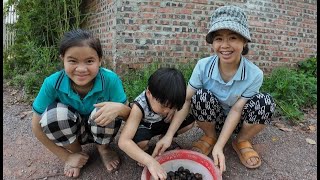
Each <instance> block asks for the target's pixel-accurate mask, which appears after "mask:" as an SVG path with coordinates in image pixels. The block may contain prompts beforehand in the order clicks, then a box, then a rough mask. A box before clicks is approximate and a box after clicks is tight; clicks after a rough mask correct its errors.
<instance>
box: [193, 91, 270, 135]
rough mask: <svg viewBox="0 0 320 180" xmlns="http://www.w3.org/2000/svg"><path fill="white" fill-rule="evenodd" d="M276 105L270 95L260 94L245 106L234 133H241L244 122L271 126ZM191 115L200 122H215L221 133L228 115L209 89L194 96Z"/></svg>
mask: <svg viewBox="0 0 320 180" xmlns="http://www.w3.org/2000/svg"><path fill="white" fill-rule="evenodd" d="M275 107H276V104H275V103H274V101H273V99H272V97H271V96H270V94H267V93H258V94H256V95H254V96H252V97H251V98H250V99H249V100H248V101H247V102H246V104H245V105H244V107H243V110H242V114H241V119H240V122H239V124H238V125H237V127H236V129H235V131H234V133H236V134H237V133H239V131H240V129H241V127H242V124H243V122H246V123H249V124H270V123H271V116H272V115H273V113H274V110H275ZM191 113H192V115H193V116H194V118H195V119H196V120H198V121H200V122H204V121H206V122H213V123H215V129H216V132H217V133H220V132H221V130H222V127H223V125H224V122H225V119H226V117H227V115H226V114H225V113H224V112H223V109H222V106H221V104H220V102H219V101H218V99H217V98H216V97H215V96H214V95H213V94H212V93H211V92H210V91H209V90H207V89H199V90H197V91H196V93H195V94H194V95H193V96H192V100H191Z"/></svg>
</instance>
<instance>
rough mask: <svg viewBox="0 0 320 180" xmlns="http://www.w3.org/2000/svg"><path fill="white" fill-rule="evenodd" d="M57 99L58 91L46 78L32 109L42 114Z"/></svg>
mask: <svg viewBox="0 0 320 180" xmlns="http://www.w3.org/2000/svg"><path fill="white" fill-rule="evenodd" d="M55 100H56V91H55V89H54V87H53V86H52V85H51V84H50V82H49V79H48V78H46V79H45V80H44V82H43V84H42V86H41V88H40V91H39V93H38V95H37V97H36V98H35V100H34V101H33V104H32V110H33V111H34V112H35V113H37V114H38V115H41V114H42V113H43V112H44V111H45V109H46V108H47V107H48V106H49V105H50V104H51V103H53V102H54V101H55Z"/></svg>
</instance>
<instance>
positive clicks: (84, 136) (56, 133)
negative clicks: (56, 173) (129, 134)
mask: <svg viewBox="0 0 320 180" xmlns="http://www.w3.org/2000/svg"><path fill="white" fill-rule="evenodd" d="M96 111H97V109H96V108H95V109H94V110H93V111H92V112H91V114H90V116H89V117H84V116H81V115H80V114H79V113H78V112H77V111H76V110H75V109H74V108H72V107H71V106H67V105H64V104H62V103H59V102H54V103H52V104H51V105H49V106H48V107H47V109H46V110H45V112H44V113H43V114H42V116H41V120H40V125H41V127H42V130H43V132H44V133H45V134H46V135H47V137H48V138H49V139H50V140H51V141H53V142H54V143H55V144H56V145H58V146H65V145H69V144H72V143H73V142H75V140H78V141H79V143H80V144H87V143H93V142H94V143H97V144H108V143H110V142H111V141H112V140H113V138H114V136H115V135H116V134H117V132H118V130H119V128H120V126H121V122H122V119H120V118H117V119H116V120H115V121H112V122H111V123H109V124H108V125H107V126H105V127H102V126H99V125H97V124H96V123H95V122H94V121H93V119H92V118H91V117H92V116H93V115H94V113H95V112H96Z"/></svg>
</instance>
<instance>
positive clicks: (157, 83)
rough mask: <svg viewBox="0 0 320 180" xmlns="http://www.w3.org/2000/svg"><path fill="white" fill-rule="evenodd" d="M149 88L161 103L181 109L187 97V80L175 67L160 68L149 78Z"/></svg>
mask: <svg viewBox="0 0 320 180" xmlns="http://www.w3.org/2000/svg"><path fill="white" fill-rule="evenodd" d="M148 89H149V91H150V92H151V94H152V96H153V97H154V98H156V100H157V101H159V103H160V104H162V105H165V106H166V107H169V108H176V109H177V110H180V109H181V108H182V106H183V104H184V102H185V98H186V81H185V79H184V76H183V74H182V73H181V72H180V71H179V70H177V69H175V68H159V69H158V70H157V71H155V72H154V73H153V74H152V75H151V76H150V77H149V79H148Z"/></svg>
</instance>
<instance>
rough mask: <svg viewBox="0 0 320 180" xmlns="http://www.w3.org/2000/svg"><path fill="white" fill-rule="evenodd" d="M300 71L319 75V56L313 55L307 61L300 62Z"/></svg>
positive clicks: (308, 74)
mask: <svg viewBox="0 0 320 180" xmlns="http://www.w3.org/2000/svg"><path fill="white" fill-rule="evenodd" d="M298 71H299V72H301V73H304V74H306V75H307V76H313V77H315V78H316V77H317V58H316V57H311V58H309V59H306V60H305V61H300V62H298Z"/></svg>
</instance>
